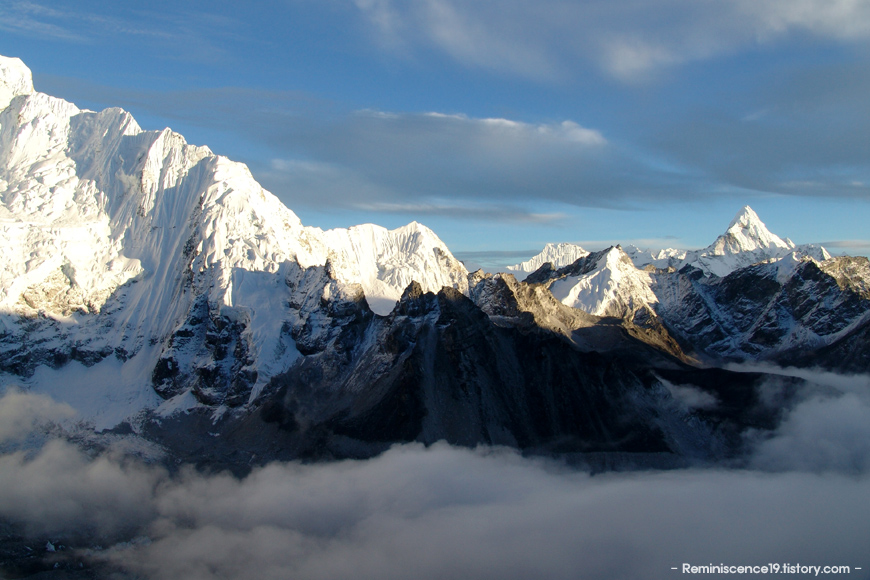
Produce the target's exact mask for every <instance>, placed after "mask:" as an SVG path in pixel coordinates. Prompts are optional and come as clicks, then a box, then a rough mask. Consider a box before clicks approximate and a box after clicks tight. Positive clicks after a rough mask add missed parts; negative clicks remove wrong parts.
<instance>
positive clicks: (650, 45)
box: [354, 0, 870, 82]
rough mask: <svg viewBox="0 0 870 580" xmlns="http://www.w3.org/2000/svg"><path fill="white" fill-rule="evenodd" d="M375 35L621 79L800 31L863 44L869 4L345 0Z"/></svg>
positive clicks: (469, 57) (526, 70)
mask: <svg viewBox="0 0 870 580" xmlns="http://www.w3.org/2000/svg"><path fill="white" fill-rule="evenodd" d="M354 5H355V6H356V8H357V9H358V10H359V11H360V12H361V13H362V14H363V15H364V17H366V18H367V19H368V21H369V22H370V24H371V25H372V30H373V31H374V33H375V38H376V40H377V42H379V43H380V44H382V45H383V46H385V47H388V48H393V49H397V50H401V51H403V52H407V51H408V50H426V49H434V50H438V51H442V52H443V53H445V54H447V55H449V56H450V57H452V58H454V59H455V60H457V61H458V62H460V63H462V64H464V65H466V66H469V67H476V68H483V69H489V70H493V71H498V72H501V73H508V74H512V75H519V76H523V77H527V78H533V79H554V78H559V77H564V76H572V75H574V74H576V71H577V69H578V67H579V68H581V69H582V68H584V67H585V66H586V65H588V64H592V65H594V66H597V67H600V68H601V69H603V70H604V71H606V72H607V73H608V74H610V75H613V76H614V77H616V78H619V79H621V80H624V81H629V82H634V81H637V80H642V79H644V78H646V77H648V76H649V75H651V74H655V73H656V72H657V71H659V70H661V69H664V68H667V67H670V66H674V65H679V64H682V63H686V62H692V61H697V60H703V59H708V58H713V57H717V56H720V55H724V54H729V53H733V52H736V51H740V50H747V49H750V50H751V49H753V48H755V47H757V46H762V45H767V44H773V43H775V42H779V41H783V40H786V39H789V38H792V37H795V36H798V35H801V34H808V35H810V36H814V37H816V38H821V39H824V40H830V41H834V42H844V43H853V42H866V41H867V40H868V38H870V8H868V6H867V5H866V4H865V3H861V2H852V1H849V0H836V1H834V2H830V1H825V0H801V1H798V2H794V1H786V0H754V1H751V0H726V1H722V2H695V1H692V0H655V1H652V2H646V1H644V2H641V1H638V0H620V1H616V2H613V1H603V0H591V1H586V2H566V1H565V0H544V1H542V2H535V3H529V2H524V1H522V0H508V1H499V2H495V1H493V0H472V1H463V2H459V1H457V0H423V1H421V2H413V3H411V2H400V1H397V0H354Z"/></svg>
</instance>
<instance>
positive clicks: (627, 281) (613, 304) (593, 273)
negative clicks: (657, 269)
mask: <svg viewBox="0 0 870 580" xmlns="http://www.w3.org/2000/svg"><path fill="white" fill-rule="evenodd" d="M651 282H652V279H651V277H650V275H649V273H647V272H644V271H643V270H638V269H637V268H636V267H635V266H634V264H633V263H632V262H631V259H630V258H629V257H628V255H626V253H625V252H624V251H623V250H622V248H620V247H619V246H616V247H613V248H610V249H609V250H606V251H605V252H602V256H601V257H600V258H599V259H598V261H597V262H596V264H595V266H594V267H593V268H592V269H590V270H589V271H587V272H586V273H583V274H580V275H577V276H566V277H564V278H561V279H558V280H556V281H554V282H553V283H552V284H551V285H550V292H552V294H553V296H555V297H556V299H557V300H559V301H560V302H561V303H562V304H565V305H566V306H571V307H572V308H578V309H580V310H583V311H585V312H588V313H590V314H594V315H596V316H623V315H624V314H625V313H627V312H630V311H633V310H636V309H637V308H640V307H641V306H643V305H644V304H653V303H655V302H657V301H658V299H657V298H656V296H655V294H654V293H653V291H652V289H651V288H650V284H651Z"/></svg>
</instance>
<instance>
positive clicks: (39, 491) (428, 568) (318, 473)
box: [0, 381, 870, 579]
mask: <svg viewBox="0 0 870 580" xmlns="http://www.w3.org/2000/svg"><path fill="white" fill-rule="evenodd" d="M828 382H830V381H828ZM822 387H823V388H820V389H816V392H815V394H808V395H807V397H806V398H802V399H800V402H799V403H798V404H797V405H796V406H795V407H794V408H793V409H792V410H791V411H790V412H789V413H788V415H787V416H786V417H785V418H784V421H783V423H782V425H781V427H780V429H778V430H777V431H776V432H775V433H772V434H767V435H766V436H765V437H760V436H758V440H757V447H756V449H757V451H756V453H755V454H754V456H753V459H752V461H753V469H750V470H725V469H709V470H696V469H693V470H682V471H668V472H636V473H628V474H626V473H622V474H617V473H608V474H603V475H595V476H590V475H589V474H587V473H583V472H577V471H574V470H570V469H567V468H565V467H562V466H560V465H557V464H555V463H553V462H549V461H544V460H535V459H528V458H523V457H521V456H519V455H518V454H517V453H515V452H513V451H510V450H506V449H476V450H471V449H464V448H454V447H450V446H448V445H446V444H437V445H433V446H431V447H428V448H426V447H423V446H422V445H417V444H410V445H399V446H395V447H393V448H392V449H390V450H389V451H388V452H386V453H384V454H383V455H381V456H379V457H376V458H374V459H371V460H367V461H341V462H334V463H329V464H316V465H301V464H297V463H273V464H270V465H267V466H265V467H263V468H260V469H257V470H255V471H254V472H252V473H251V474H250V475H249V476H248V477H246V478H244V479H239V478H236V477H233V476H230V475H227V474H219V475H205V474H201V473H197V472H195V471H194V470H192V469H183V470H182V471H181V472H180V473H179V474H177V475H174V476H170V475H169V474H168V473H167V472H166V471H165V470H163V469H162V468H160V467H156V466H147V465H143V464H141V463H138V462H131V461H130V460H129V459H125V458H123V457H117V456H113V455H111V454H102V455H99V456H97V457H89V456H88V455H86V454H85V453H84V452H83V451H82V450H80V449H79V448H78V447H76V446H74V445H72V444H70V443H67V442H63V441H59V440H54V441H50V442H48V443H47V444H46V445H44V446H43V447H42V449H41V450H40V451H38V452H36V453H31V454H30V455H27V454H26V453H25V452H20V451H19V452H14V453H8V454H6V455H5V456H2V457H0V517H2V518H4V519H7V520H11V521H14V522H17V523H23V524H25V525H27V526H28V528H29V529H30V530H33V531H38V532H40V533H46V534H51V533H55V534H62V533H64V532H65V531H69V530H74V531H75V530H79V529H81V528H84V527H90V528H92V529H93V530H94V533H95V534H99V533H117V532H118V531H119V530H129V532H127V533H128V538H132V537H133V536H137V535H138V536H145V537H147V538H148V540H147V541H136V542H132V543H122V544H116V545H115V546H112V547H107V549H105V550H99V551H94V552H93V554H92V557H94V558H97V559H98V560H100V561H104V562H105V561H108V562H111V563H114V564H117V565H120V566H121V567H123V568H124V569H127V570H129V571H131V572H133V573H136V574H141V575H142V576H144V577H146V578H153V579H176V578H178V579H181V578H185V579H199V578H202V579H211V578H251V577H257V578H264V579H271V578H276V579H277V578H294V579H305V578H312V579H323V578H362V579H367V578H378V579H384V578H386V579H389V578H409V577H414V578H454V577H455V578H498V579H505V578H506V579H512V578H532V577H537V578H577V577H582V578H592V579H595V578H608V579H614V578H616V579H618V578H632V579H633V578H653V579H655V578H674V577H676V576H677V575H678V574H679V573H680V572H679V571H674V570H671V568H672V567H680V566H681V565H682V564H683V563H684V562H685V563H691V564H696V565H704V564H710V563H714V564H719V563H725V564H729V565H731V564H733V565H746V564H752V565H755V564H766V563H769V562H770V563H781V564H782V563H787V562H790V563H793V564H794V563H798V562H800V563H802V564H804V563H806V564H819V565H849V566H853V567H856V566H860V567H863V568H864V570H867V569H868V565H870V562H867V554H866V546H867V545H870V503H868V502H867V501H866V498H867V497H870V473H868V466H870V462H868V457H870V446H868V445H867V444H866V441H868V438H867V437H866V433H867V431H866V427H864V428H863V429H864V430H862V424H863V425H865V426H866V425H867V424H870V423H868V422H867V421H866V418H867V417H868V415H867V413H868V410H870V405H868V401H867V397H866V393H863V394H862V393H859V392H856V391H858V390H860V388H859V387H860V385H859V384H857V383H855V382H854V381H853V382H849V383H848V384H845V383H844V385H843V386H842V387H843V388H839V389H838V388H831V387H830V386H825V385H823V386H822ZM852 387H855V389H856V391H852V390H849V389H851V388H852ZM844 389H845V390H844ZM9 396H10V395H7V396H6V397H4V398H3V399H0V418H4V419H3V420H4V421H5V420H6V419H5V418H8V416H9V415H8V414H4V409H5V408H6V406H7V405H10V404H18V405H20V404H21V403H22V401H21V399H20V397H22V396H23V397H27V396H29V395H21V394H16V395H15V397H19V398H18V399H15V398H13V399H11V400H8V399H9ZM43 402H44V401H43ZM49 411H51V407H50V406H49ZM862 421H863V423H862ZM836 425H839V428H835V426H836ZM2 428H3V427H0V429H2ZM862 437H863V439H862ZM808 449H809V451H807V450H808ZM826 449H827V450H830V452H829V453H821V455H820V454H819V453H820V451H819V450H822V451H824V450H826ZM843 450H848V453H847V454H846V455H845V456H844V455H843V454H842V451H843ZM774 470H777V471H774Z"/></svg>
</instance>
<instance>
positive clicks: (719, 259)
mask: <svg viewBox="0 0 870 580" xmlns="http://www.w3.org/2000/svg"><path fill="white" fill-rule="evenodd" d="M795 252H796V253H797V255H798V256H811V257H813V258H815V259H816V260H827V259H828V258H830V257H831V255H830V254H829V253H828V252H827V250H825V248H823V247H821V246H817V245H814V244H807V245H802V246H796V245H795V244H794V242H792V241H791V240H789V239H788V238H786V239H784V240H783V239H782V238H780V237H779V236H777V235H775V234H772V233H771V232H770V230H768V229H767V226H765V225H764V222H762V221H761V219H760V218H759V217H758V214H756V213H755V212H754V211H752V208H751V207H749V206H748V205H747V206H744V207H743V209H741V210H740V211H739V212H738V213H737V215H736V216H734V219H733V220H731V223H730V224H729V225H728V229H727V230H726V231H725V233H724V234H722V235H721V236H719V237H718V238H716V241H715V242H713V243H712V244H710V245H709V246H707V247H706V248H704V249H702V250H695V251H693V252H688V253H687V254H686V256H685V258H684V259H683V262H682V265H687V264H688V265H690V266H692V267H694V268H698V269H699V270H701V271H702V272H705V273H708V274H713V275H715V276H719V277H723V276H727V275H728V274H730V273H731V272H734V271H735V270H738V269H740V268H745V267H746V266H751V265H752V264H757V263H759V262H764V261H767V260H778V259H780V258H783V257H785V256H787V255H789V254H792V253H795Z"/></svg>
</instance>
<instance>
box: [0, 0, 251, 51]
mask: <svg viewBox="0 0 870 580" xmlns="http://www.w3.org/2000/svg"><path fill="white" fill-rule="evenodd" d="M240 26H244V25H243V23H240V22H238V21H236V20H232V19H229V18H225V17H221V16H218V15H215V14H211V13H209V12H205V11H201V12H193V11H185V10H177V11H175V12H173V13H169V14H167V13H162V12H158V11H149V9H148V7H147V6H139V7H129V6H124V5H112V6H111V7H110V8H108V9H107V6H106V5H100V4H97V5H93V6H89V5H88V4H87V2H85V3H73V2H59V3H55V4H53V5H51V6H48V5H45V4H41V3H39V2H33V1H29V0H24V1H19V0H11V1H5V2H2V3H0V30H4V31H6V32H8V33H12V34H17V35H23V36H28V37H37V38H43V39H45V40H51V41H62V42H73V43H78V44H105V43H112V42H123V43H124V45H127V44H129V38H127V37H130V36H133V37H138V38H139V39H141V40H142V41H144V42H146V43H151V46H150V47H149V48H150V49H153V50H154V53H153V54H156V55H160V56H162V57H163V58H166V59H181V60H188V61H215V60H216V59H221V58H223V59H226V58H230V56H231V55H230V53H229V52H228V51H227V50H226V49H224V48H223V47H222V43H221V42H220V40H221V39H226V38H228V37H233V36H237V35H238V29H239V27H240Z"/></svg>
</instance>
